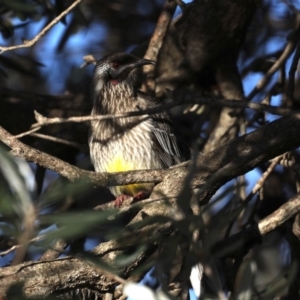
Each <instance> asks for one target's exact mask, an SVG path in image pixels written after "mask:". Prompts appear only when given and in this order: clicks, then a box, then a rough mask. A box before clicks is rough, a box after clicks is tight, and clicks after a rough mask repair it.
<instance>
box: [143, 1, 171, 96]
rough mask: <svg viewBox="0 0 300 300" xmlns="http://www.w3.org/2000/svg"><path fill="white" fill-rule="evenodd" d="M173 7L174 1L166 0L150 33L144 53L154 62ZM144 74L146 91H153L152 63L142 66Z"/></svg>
mask: <svg viewBox="0 0 300 300" xmlns="http://www.w3.org/2000/svg"><path fill="white" fill-rule="evenodd" d="M175 9H176V2H169V0H166V2H165V5H164V7H163V10H162V12H161V14H160V16H159V18H158V20H157V23H156V27H155V30H154V33H153V35H152V38H151V40H150V43H149V46H148V49H147V51H146V54H145V58H146V59H150V60H152V61H154V62H156V61H157V57H158V54H159V51H160V49H161V47H162V45H163V42H164V39H165V36H166V33H167V30H168V28H169V24H170V22H171V20H172V17H173V14H174V12H175ZM144 74H145V76H146V90H147V91H148V92H154V91H155V80H154V67H153V65H146V66H144Z"/></svg>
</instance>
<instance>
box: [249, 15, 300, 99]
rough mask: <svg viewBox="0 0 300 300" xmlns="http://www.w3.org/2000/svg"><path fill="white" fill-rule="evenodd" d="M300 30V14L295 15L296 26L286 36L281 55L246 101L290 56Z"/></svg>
mask: <svg viewBox="0 0 300 300" xmlns="http://www.w3.org/2000/svg"><path fill="white" fill-rule="evenodd" d="M299 31H300V14H297V16H296V28H295V29H294V30H293V31H292V32H291V34H290V35H289V36H288V40H289V41H288V43H287V44H286V46H285V48H284V50H283V52H282V54H281V56H280V57H279V58H278V59H277V61H276V62H275V63H274V64H273V65H272V67H271V68H270V69H269V70H268V71H267V73H266V74H265V75H264V77H263V78H262V79H261V80H260V81H259V82H258V83H257V85H256V87H255V88H254V89H253V90H252V91H251V92H250V94H249V95H248V96H247V97H246V100H247V101H250V100H251V99H252V98H253V97H254V96H255V95H256V94H257V93H259V92H260V91H261V90H262V89H263V88H264V87H265V86H266V85H267V84H268V82H269V81H270V79H271V78H272V76H273V75H274V74H275V73H276V72H277V71H278V70H279V69H280V67H281V66H282V65H283V64H284V62H285V61H286V60H287V59H288V58H289V57H290V55H291V54H292V53H293V51H294V50H295V47H296V45H297V42H298V40H299V34H300V33H299Z"/></svg>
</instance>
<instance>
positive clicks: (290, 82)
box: [285, 41, 300, 106]
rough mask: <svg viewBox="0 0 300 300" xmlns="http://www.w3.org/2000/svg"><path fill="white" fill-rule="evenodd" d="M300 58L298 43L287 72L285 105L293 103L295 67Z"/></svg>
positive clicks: (299, 43)
mask: <svg viewBox="0 0 300 300" xmlns="http://www.w3.org/2000/svg"><path fill="white" fill-rule="evenodd" d="M299 58H300V41H299V42H298V45H297V49H296V51H295V55H294V57H293V61H292V64H291V67H290V70H289V80H288V86H287V91H286V99H285V102H286V103H285V104H286V105H288V106H291V105H292V103H293V102H294V89H295V73H296V71H297V66H298V62H299Z"/></svg>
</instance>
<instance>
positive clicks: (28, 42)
mask: <svg viewBox="0 0 300 300" xmlns="http://www.w3.org/2000/svg"><path fill="white" fill-rule="evenodd" d="M80 2H81V0H76V1H75V2H74V3H72V4H71V5H70V6H69V7H68V8H67V9H66V10H64V11H63V12H62V13H61V14H60V15H59V16H57V17H56V18H55V19H54V20H53V21H52V22H50V23H49V24H48V25H47V26H46V27H45V28H43V30H42V31H41V32H40V33H39V34H37V35H36V36H35V37H34V38H33V39H32V40H25V41H24V43H23V44H21V45H15V46H9V47H3V46H0V54H2V53H4V52H6V51H11V50H15V49H20V48H29V47H32V46H34V45H35V44H36V43H37V42H38V40H39V39H40V38H41V37H42V36H44V35H45V34H46V33H47V32H48V31H49V30H50V29H51V28H52V27H53V26H54V25H55V24H57V23H58V22H59V21H60V20H61V19H62V18H63V17H64V16H65V15H67V14H68V13H69V12H70V11H71V10H72V9H73V8H74V7H75V6H76V5H78V4H79V3H80Z"/></svg>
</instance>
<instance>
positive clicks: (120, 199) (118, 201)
mask: <svg viewBox="0 0 300 300" xmlns="http://www.w3.org/2000/svg"><path fill="white" fill-rule="evenodd" d="M128 198H130V196H128V195H119V196H118V197H117V198H116V200H115V207H118V208H120V207H121V206H122V203H123V202H124V201H125V200H126V199H128Z"/></svg>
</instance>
